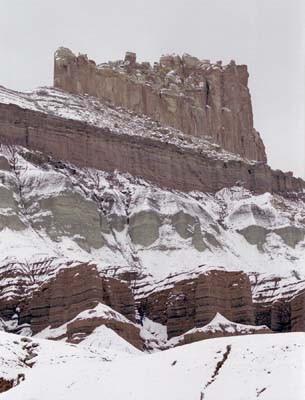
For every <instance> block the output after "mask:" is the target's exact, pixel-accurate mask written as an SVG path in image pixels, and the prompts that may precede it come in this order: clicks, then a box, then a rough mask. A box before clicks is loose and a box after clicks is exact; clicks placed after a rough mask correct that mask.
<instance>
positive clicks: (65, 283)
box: [20, 264, 135, 334]
mask: <svg viewBox="0 0 305 400" xmlns="http://www.w3.org/2000/svg"><path fill="white" fill-rule="evenodd" d="M98 303H104V304H107V305H108V306H109V307H112V308H113V309H114V310H116V311H118V312H119V313H121V314H123V315H124V316H126V318H128V319H129V320H130V321H134V320H135V306H134V299H133V296H132V293H131V290H130V289H129V288H128V286H127V285H126V284H125V283H123V282H121V281H119V280H116V279H113V278H105V277H103V276H100V275H99V273H98V272H97V270H96V267H95V266H94V265H88V264H81V265H77V266H75V267H67V268H64V269H62V270H60V271H59V272H58V273H57V274H56V276H55V277H54V278H52V279H50V280H49V281H47V282H46V283H45V284H43V285H42V286H41V287H39V288H38V289H37V290H36V291H35V292H34V293H33V295H32V296H31V297H30V298H29V299H27V300H26V302H25V303H24V304H23V307H22V310H21V315H20V323H21V324H22V323H23V322H28V323H29V324H30V326H31V329H32V332H33V333H34V334H35V333H37V332H40V331H41V330H43V329H45V328H46V327H48V326H50V327H51V328H57V327H59V326H61V325H63V324H64V323H66V322H68V321H71V320H72V319H73V318H74V317H76V316H77V315H78V314H79V313H80V312H82V311H84V310H88V309H92V308H94V307H95V306H96V305H97V304H98Z"/></svg>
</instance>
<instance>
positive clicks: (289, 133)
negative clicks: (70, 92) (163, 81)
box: [0, 0, 305, 177]
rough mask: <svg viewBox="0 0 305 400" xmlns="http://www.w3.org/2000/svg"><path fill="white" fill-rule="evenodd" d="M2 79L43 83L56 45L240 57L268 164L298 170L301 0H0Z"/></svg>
mask: <svg viewBox="0 0 305 400" xmlns="http://www.w3.org/2000/svg"><path fill="white" fill-rule="evenodd" d="M0 7H1V8H0V10H1V12H0V51H1V63H0V85H2V86H6V87H8V88H11V89H16V90H21V91H22V90H30V89H34V88H35V87H37V86H45V85H47V86H50V85H52V81H53V54H54V52H55V50H56V49H57V48H58V47H59V46H65V47H69V48H70V49H71V50H72V51H73V52H75V53H78V52H80V53H85V54H88V56H89V58H91V59H94V60H95V61H97V62H98V63H100V62H104V61H108V60H116V59H122V58H124V54H125V52H126V51H134V52H136V53H137V57H138V59H139V60H140V61H150V62H153V61H155V60H159V58H160V55H161V54H164V53H173V52H175V53H178V54H182V53H184V52H186V53H190V54H192V55H195V56H197V57H198V58H201V59H210V60H211V61H217V60H223V62H224V63H227V62H229V61H230V60H231V59H234V60H236V62H237V63H239V64H247V65H248V70H249V73H250V81H249V86H250V91H251V95H252V102H253V112H254V125H255V128H256V129H257V130H258V131H259V132H260V133H261V136H262V138H263V140H264V142H265V146H266V151H267V156H268V160H269V164H270V165H271V166H272V167H273V168H279V169H282V170H287V171H288V170H289V171H293V172H294V174H295V175H296V176H302V177H305V140H304V136H305V133H304V132H305V52H304V47H305V46H304V45H305V24H304V20H303V18H304V15H305V2H304V0H184V1H182V0H150V1H146V0H141V1H140V0H128V1H127V0H112V1H109V0H107V1H106V0H86V1H84V0H82V1H80V0H52V1H50V0H44V1H41V0H26V1H25V0H0Z"/></svg>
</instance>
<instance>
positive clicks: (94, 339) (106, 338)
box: [79, 325, 142, 359]
mask: <svg viewBox="0 0 305 400" xmlns="http://www.w3.org/2000/svg"><path fill="white" fill-rule="evenodd" d="M79 346H82V347H84V348H90V349H97V350H99V351H106V352H107V353H108V354H111V358H112V359H115V358H118V357H122V354H126V355H140V354H142V353H141V351H140V350H138V349H136V348H135V347H134V346H132V345H131V344H130V343H128V342H126V340H124V339H122V338H121V336H119V335H118V334H117V333H116V332H114V331H113V330H112V329H110V328H107V327H106V326H105V325H101V326H99V327H97V328H95V329H94V331H93V332H92V333H91V334H90V335H89V336H87V337H86V338H85V339H84V340H83V341H81V342H80V344H79Z"/></svg>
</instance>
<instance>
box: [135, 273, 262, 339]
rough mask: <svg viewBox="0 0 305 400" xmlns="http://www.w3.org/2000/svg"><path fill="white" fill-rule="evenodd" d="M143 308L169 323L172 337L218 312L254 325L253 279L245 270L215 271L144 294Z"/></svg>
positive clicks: (169, 332)
mask: <svg viewBox="0 0 305 400" xmlns="http://www.w3.org/2000/svg"><path fill="white" fill-rule="evenodd" d="M140 311H141V312H142V314H144V315H145V316H147V317H148V318H150V319H151V320H153V321H156V322H159V323H161V324H163V325H166V326H167V332H168V337H169V338H172V337H174V336H179V335H181V334H183V333H185V332H187V331H188V330H190V329H192V328H194V327H202V326H204V325H206V324H208V323H209V322H210V321H211V319H212V318H213V317H214V316H215V314H216V313H217V312H219V313H221V314H222V315H224V316H225V317H226V318H228V319H230V320H231V321H234V322H238V323H242V324H247V325H254V308H253V305H252V294H251V287H250V281H249V278H248V276H247V275H246V274H244V273H242V272H228V271H221V270H213V271H209V272H206V273H203V274H201V275H199V276H198V277H196V278H193V279H185V280H182V281H178V282H177V283H174V284H173V285H172V286H171V287H170V288H168V289H164V290H155V291H153V292H152V293H147V294H143V297H142V298H141V300H140Z"/></svg>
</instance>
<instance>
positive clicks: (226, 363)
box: [0, 333, 305, 400]
mask: <svg viewBox="0 0 305 400" xmlns="http://www.w3.org/2000/svg"><path fill="white" fill-rule="evenodd" d="M26 340H27V341H24V338H22V337H20V336H14V335H11V334H4V333H0V349H1V354H2V358H1V364H0V374H1V376H2V377H3V376H4V377H5V378H6V379H9V378H16V375H17V374H19V376H22V378H20V379H21V380H22V379H24V381H22V382H21V383H20V384H19V385H18V386H16V387H15V388H13V389H12V390H10V391H8V392H6V393H4V394H2V395H0V397H1V399H3V400H10V399H14V400H21V399H22V400H41V399H44V400H53V399H55V398H56V399H65V400H70V399H71V400H72V399H73V400H80V399H83V398H84V397H89V398H91V399H100V398H111V399H113V400H119V399H122V397H124V398H125V399H130V400H131V399H132V400H140V399H144V398H145V399H147V400H150V399H152V400H153V399H156V398H159V399H168V400H184V399H186V398H187V399H194V400H195V399H197V400H199V399H205V400H214V399H215V400H216V399H217V400H218V399H219V398H220V397H222V396H223V393H224V390H225V393H226V398H227V399H228V400H244V399H247V400H257V399H266V400H284V399H285V400H288V399H289V400H292V399H293V400H301V399H303V396H304V390H305V383H304V379H303V376H304V354H305V348H304V334H302V333H294V334H278V335H256V336H252V337H243V338H242V337H235V338H221V339H210V340H206V341H202V342H198V343H193V344H190V345H185V346H182V347H179V348H176V349H172V350H167V351H164V352H161V353H157V354H152V355H148V354H146V355H144V354H138V353H136V352H134V354H130V353H126V352H125V351H124V350H123V351H122V349H121V348H119V347H118V350H116V349H117V343H116V341H115V340H113V341H112V347H111V350H110V349H105V347H104V346H103V347H99V346H97V347H96V346H95V343H93V344H89V345H88V344H84V345H82V346H75V345H69V344H64V343H57V342H51V341H46V340H38V339H26ZM25 347H26V348H25ZM30 348H34V351H35V356H34V357H33V358H32V360H31V361H32V363H33V366H32V367H28V366H26V365H24V363H23V361H22V360H23V359H24V358H25V357H26V353H27V351H28V349H30ZM115 351H116V355H114V354H113V353H115Z"/></svg>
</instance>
